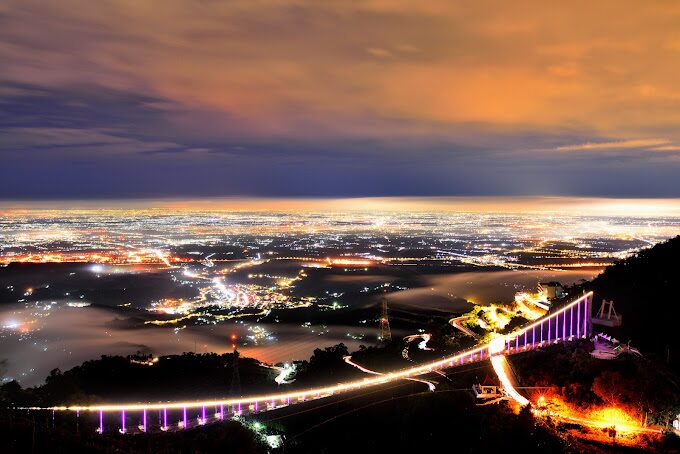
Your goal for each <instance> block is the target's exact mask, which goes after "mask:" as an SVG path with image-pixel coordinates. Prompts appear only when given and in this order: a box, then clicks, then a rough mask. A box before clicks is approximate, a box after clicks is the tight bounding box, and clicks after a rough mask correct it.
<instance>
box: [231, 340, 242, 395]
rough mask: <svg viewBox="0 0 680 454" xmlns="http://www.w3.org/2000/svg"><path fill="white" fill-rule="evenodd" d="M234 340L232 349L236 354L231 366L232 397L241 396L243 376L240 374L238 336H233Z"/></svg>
mask: <svg viewBox="0 0 680 454" xmlns="http://www.w3.org/2000/svg"><path fill="white" fill-rule="evenodd" d="M231 340H232V345H231V346H232V347H233V348H234V353H233V362H232V365H231V371H232V374H231V389H230V390H229V392H230V394H232V395H240V394H241V376H240V375H239V373H238V357H239V356H240V355H239V352H238V350H237V349H236V336H235V335H232V336H231Z"/></svg>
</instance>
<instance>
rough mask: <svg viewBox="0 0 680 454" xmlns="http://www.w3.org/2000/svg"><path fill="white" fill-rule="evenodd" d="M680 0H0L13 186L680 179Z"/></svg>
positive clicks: (591, 191) (421, 187) (133, 192)
mask: <svg viewBox="0 0 680 454" xmlns="http://www.w3.org/2000/svg"><path fill="white" fill-rule="evenodd" d="M678 81H680V3H678V2H669V1H659V2H657V1H653V0H644V1H625V0H616V1H605V0H602V1H592V0H589V1H582V2H581V1H567V2H546V1H517V2H511V3H508V2H505V1H497V2H496V1H480V0H475V1H459V2H454V1H439V0H430V1H422V0H420V1H413V2H411V1H402V0H374V1H357V2H350V1H342V2H336V1H332V0H328V1H316V0H298V1H283V0H282V1H266V0H263V1H258V0H246V1H240V0H231V1H228V2H223V1H217V0H202V1H201V0H167V1H162V2H152V1H148V2H146V1H139V0H129V1H96V2H93V1H89V0H84V1H70V0H60V1H54V2H44V1H31V0H21V1H14V0H0V198H3V199H27V198H38V199H45V198H98V197H160V196H191V197H195V196H224V195H239V196H267V197H272V196H275V197H276V196H281V197H293V196H384V195H416V196H424V195H580V196H582V195H585V196H590V195H592V196H615V197H678V196H680V83H678Z"/></svg>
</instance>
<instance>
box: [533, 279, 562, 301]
mask: <svg viewBox="0 0 680 454" xmlns="http://www.w3.org/2000/svg"><path fill="white" fill-rule="evenodd" d="M538 293H540V294H541V295H542V296H543V297H545V299H547V300H554V299H560V298H564V297H565V296H566V295H567V294H566V293H564V287H562V284H560V283H559V282H555V281H551V282H539V283H538Z"/></svg>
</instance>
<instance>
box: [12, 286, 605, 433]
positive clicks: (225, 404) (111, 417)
mask: <svg viewBox="0 0 680 454" xmlns="http://www.w3.org/2000/svg"><path fill="white" fill-rule="evenodd" d="M592 299H593V294H592V292H590V293H587V294H584V295H583V296H581V297H580V298H578V299H577V300H575V301H572V302H571V303H569V304H567V305H565V306H563V307H561V308H559V309H556V310H554V311H553V312H550V313H549V314H548V315H546V316H544V317H543V318H541V319H539V320H537V321H535V322H534V323H531V324H529V325H527V326H524V327H522V328H520V329H518V330H516V331H514V332H513V333H511V334H507V335H504V336H502V337H497V338H495V339H493V340H492V341H491V342H489V343H486V344H482V345H478V346H476V347H473V348H470V349H467V350H463V351H461V352H458V353H456V354H454V355H451V356H447V357H444V358H441V359H439V360H437V361H433V362H430V363H426V364H421V365H418V366H414V367H411V368H408V369H402V370H397V371H393V372H388V373H384V374H380V375H374V376H372V377H371V378H364V379H363V380H355V381H350V382H345V383H339V384H337V385H331V386H325V387H320V388H312V389H305V390H299V391H291V392H286V393H276V394H269V395H254V396H246V397H232V398H225V399H214V400H206V401H184V402H158V403H128V404H98V405H91V406H78V405H74V406H55V407H21V408H18V409H19V410H43V411H53V412H74V413H77V414H80V413H81V412H88V413H95V414H98V417H99V426H98V428H97V431H98V432H99V433H104V432H105V431H107V430H114V431H116V430H117V431H119V432H121V433H131V432H148V431H152V430H154V431H155V430H161V431H171V430H180V429H186V428H191V427H196V426H201V425H204V424H207V423H209V422H217V421H222V420H224V419H225V418H228V417H230V416H233V415H242V414H254V413H259V412H263V411H268V410H273V409H276V408H281V407H286V406H289V405H293V404H297V403H301V402H306V401H310V400H315V399H320V398H324V397H329V396H333V395H336V394H340V393H344V392H350V391H358V390H364V389H366V388H370V387H374V386H379V385H382V384H385V383H390V382H393V381H397V380H404V379H409V378H413V377H417V376H420V375H424V374H428V373H431V372H437V371H440V370H443V369H449V368H453V367H457V366H461V365H464V364H470V363H474V362H479V361H484V360H487V359H490V360H492V361H493V358H495V357H498V356H499V355H501V356H503V355H513V354H517V353H521V352H524V351H528V350H532V349H535V348H540V347H542V346H546V345H549V344H554V343H557V342H567V341H571V340H575V339H581V338H586V337H588V336H589V334H590V332H591V327H592V322H591V318H592Z"/></svg>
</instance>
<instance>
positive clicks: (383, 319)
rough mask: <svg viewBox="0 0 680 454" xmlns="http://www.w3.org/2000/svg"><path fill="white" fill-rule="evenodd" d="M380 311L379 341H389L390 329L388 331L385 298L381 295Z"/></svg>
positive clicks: (390, 336)
mask: <svg viewBox="0 0 680 454" xmlns="http://www.w3.org/2000/svg"><path fill="white" fill-rule="evenodd" d="M380 305H381V308H382V313H381V315H380V337H379V338H378V339H379V340H380V342H389V341H391V340H392V331H390V319H389V318H388V317H387V298H385V297H383V298H382V300H381V301H380Z"/></svg>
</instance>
